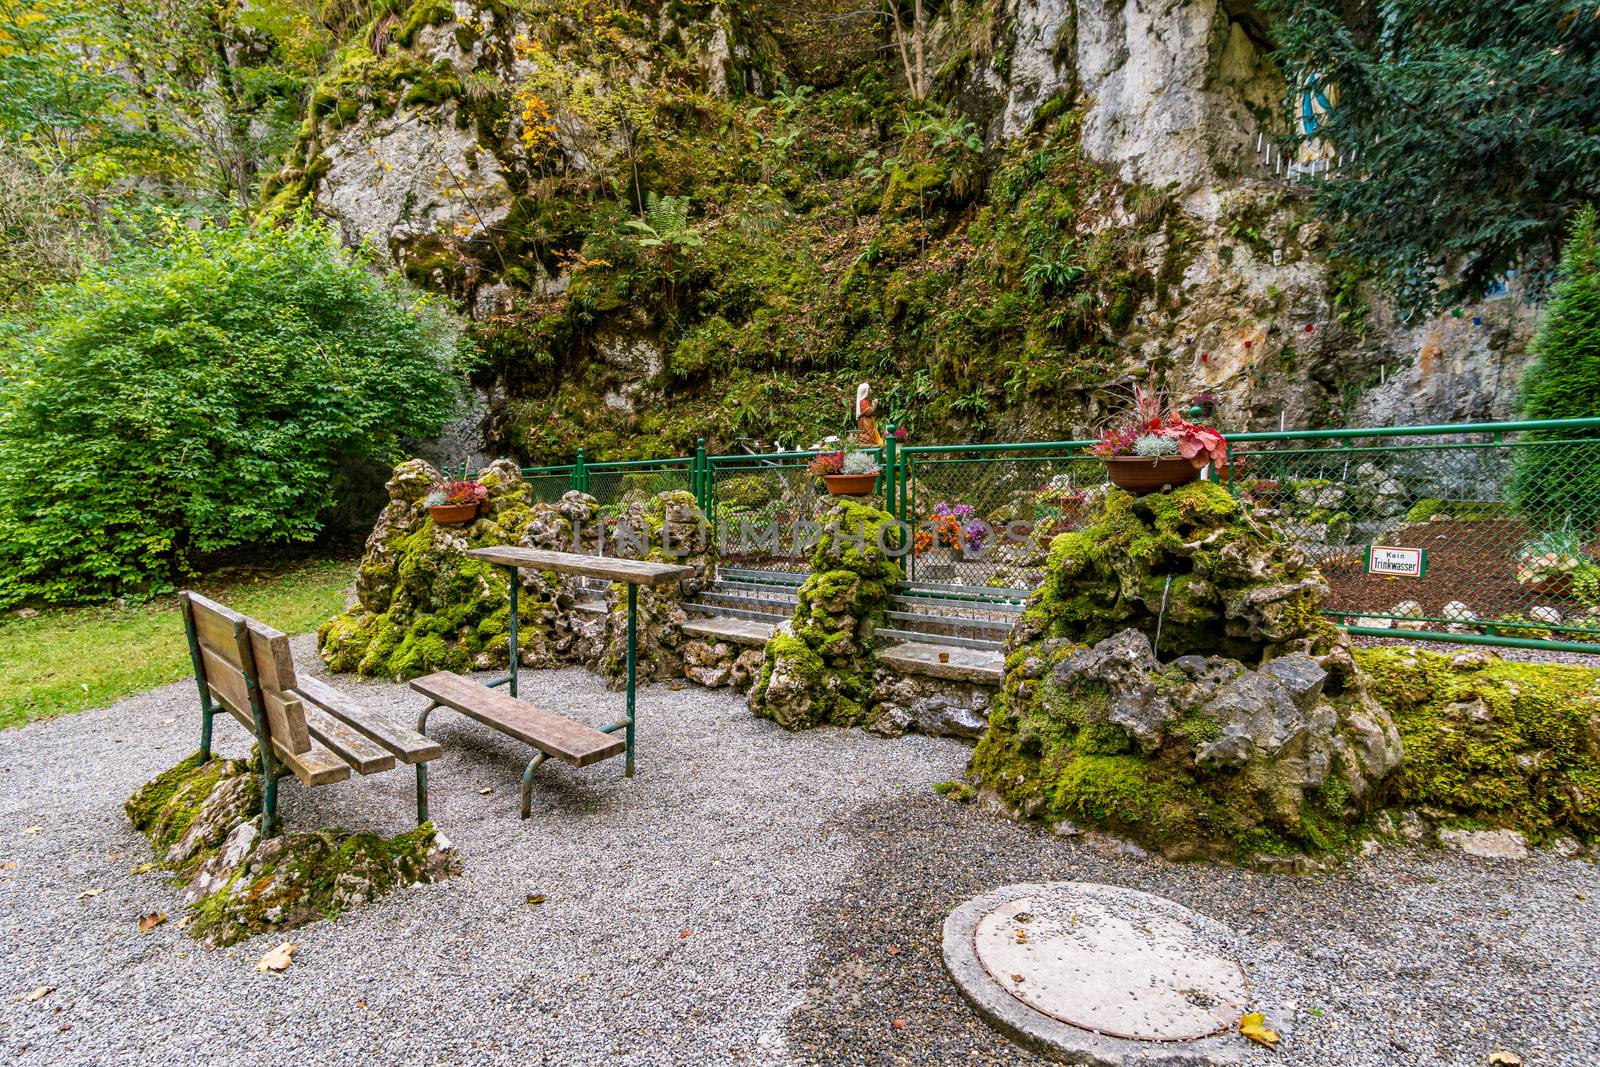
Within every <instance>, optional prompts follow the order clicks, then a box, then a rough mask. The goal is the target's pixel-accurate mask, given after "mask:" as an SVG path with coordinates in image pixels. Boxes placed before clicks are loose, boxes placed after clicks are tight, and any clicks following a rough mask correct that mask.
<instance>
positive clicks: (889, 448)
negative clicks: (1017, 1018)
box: [883, 426, 897, 515]
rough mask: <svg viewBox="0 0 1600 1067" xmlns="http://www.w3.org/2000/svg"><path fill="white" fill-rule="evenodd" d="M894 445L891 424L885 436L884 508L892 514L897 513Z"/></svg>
mask: <svg viewBox="0 0 1600 1067" xmlns="http://www.w3.org/2000/svg"><path fill="white" fill-rule="evenodd" d="M894 445H895V441H894V427H893V426H890V427H889V432H888V433H886V434H885V435H884V437H883V510H885V511H887V512H888V513H889V514H891V515H894V514H896V511H895V495H894V492H895V489H894V468H895V461H896V458H897V457H896V456H895V450H894Z"/></svg>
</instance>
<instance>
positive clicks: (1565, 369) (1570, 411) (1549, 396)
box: [1511, 207, 1600, 530]
mask: <svg viewBox="0 0 1600 1067" xmlns="http://www.w3.org/2000/svg"><path fill="white" fill-rule="evenodd" d="M1532 348H1533V353H1534V357H1535V359H1534V363H1533V366H1531V367H1529V368H1528V373H1527V376H1526V377H1525V378H1524V379H1523V381H1522V401H1521V414H1522V417H1523V418H1525V419H1573V418H1583V417H1586V416H1591V415H1594V414H1595V413H1596V412H1597V411H1600V223H1597V220H1596V215H1595V209H1594V208H1593V207H1588V208H1585V209H1584V210H1582V211H1580V212H1579V213H1578V218H1577V221H1576V222H1574V223H1573V226H1572V233H1571V236H1570V238H1569V239H1568V241H1567V244H1566V248H1565V249H1564V251H1563V252H1562V256H1561V280H1560V281H1559V282H1558V283H1557V284H1556V288H1555V293H1554V295H1553V296H1552V298H1551V300H1550V304H1549V306H1548V307H1547V308H1546V309H1545V313H1544V317H1543V318H1542V319H1540V321H1539V330H1538V332H1537V333H1536V334H1535V335H1534V338H1533V346H1532ZM1596 436H1600V433H1597V432H1596V431H1594V430H1584V431H1576V432H1574V431H1571V430H1564V431H1563V430H1555V431H1544V432H1541V433H1530V434H1525V435H1523V441H1524V442H1538V441H1552V440H1561V439H1571V438H1574V437H1596ZM1597 470H1600V442H1597V443H1596V444H1595V445H1590V446H1584V445H1577V446H1574V445H1539V444H1524V445H1523V447H1520V448H1518V449H1516V450H1515V466H1514V467H1513V468H1512V472H1511V473H1512V483H1511V485H1512V491H1513V493H1514V494H1515V499H1516V501H1517V503H1518V504H1519V505H1521V507H1522V509H1523V511H1524V513H1526V514H1527V515H1528V516H1529V517H1530V518H1532V519H1533V520H1535V521H1536V522H1538V523H1539V524H1540V525H1546V526H1548V525H1552V524H1559V523H1561V522H1563V521H1569V522H1571V523H1573V524H1575V525H1577V526H1579V527H1581V528H1582V529H1584V530H1593V529H1594V528H1595V525H1596V523H1597V522H1600V492H1597V491H1596V490H1597V489H1600V476H1597V474H1596V471H1597Z"/></svg>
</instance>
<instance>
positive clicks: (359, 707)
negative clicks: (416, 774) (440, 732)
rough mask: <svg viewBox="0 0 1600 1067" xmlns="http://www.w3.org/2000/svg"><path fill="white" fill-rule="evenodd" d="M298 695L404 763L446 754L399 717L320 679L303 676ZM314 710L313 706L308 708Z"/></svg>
mask: <svg viewBox="0 0 1600 1067" xmlns="http://www.w3.org/2000/svg"><path fill="white" fill-rule="evenodd" d="M296 692H297V693H298V694H299V695H300V696H301V697H302V698H304V699H305V701H306V703H307V704H308V705H316V706H317V707H319V708H321V709H322V710H323V711H325V712H327V713H328V714H329V715H331V716H333V717H334V718H336V719H339V720H340V721H342V722H343V723H344V724H345V725H347V726H351V727H354V728H355V729H356V730H359V731H360V732H361V733H363V734H365V735H366V736H367V737H369V738H371V739H372V740H374V741H376V742H377V743H378V744H380V745H382V746H383V747H384V748H386V749H388V750H389V751H390V752H392V753H394V754H395V755H396V756H397V757H399V759H400V761H401V762H402V763H423V762H426V761H427V760H431V759H438V758H439V757H440V756H442V755H444V749H443V748H441V747H439V742H437V741H435V740H434V739H433V738H431V737H427V736H425V735H423V734H419V733H417V732H416V731H415V730H413V729H412V728H411V727H409V726H407V725H405V724H404V723H403V722H401V721H400V720H399V719H398V718H396V717H395V716H393V715H390V714H389V713H387V712H383V711H377V710H375V709H373V708H369V707H366V706H364V705H363V704H361V703H360V702H359V701H357V700H356V699H355V698H354V697H351V696H348V695H346V694H344V693H341V692H339V690H337V689H335V688H334V687H333V686H331V685H329V684H328V683H326V682H324V681H322V680H321V679H320V678H311V677H307V676H302V677H301V678H300V685H299V688H298V689H296ZM306 710H307V711H308V712H309V711H310V710H311V709H310V708H309V707H307V709H306Z"/></svg>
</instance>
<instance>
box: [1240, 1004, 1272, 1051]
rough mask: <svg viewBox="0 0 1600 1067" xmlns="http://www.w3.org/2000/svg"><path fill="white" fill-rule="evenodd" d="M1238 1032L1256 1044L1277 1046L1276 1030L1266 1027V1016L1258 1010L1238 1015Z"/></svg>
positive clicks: (1269, 1046)
mask: <svg viewBox="0 0 1600 1067" xmlns="http://www.w3.org/2000/svg"><path fill="white" fill-rule="evenodd" d="M1239 1032H1240V1033H1241V1034H1243V1035H1244V1036H1245V1037H1248V1038H1249V1039H1250V1040H1251V1041H1254V1042H1255V1043H1256V1044H1258V1045H1265V1046H1267V1047H1268V1048H1277V1047H1278V1031H1276V1030H1269V1029H1267V1017H1266V1016H1265V1015H1262V1014H1261V1013H1260V1012H1259V1011H1253V1012H1251V1013H1250V1014H1249V1015H1244V1016H1241V1017H1240V1019H1239Z"/></svg>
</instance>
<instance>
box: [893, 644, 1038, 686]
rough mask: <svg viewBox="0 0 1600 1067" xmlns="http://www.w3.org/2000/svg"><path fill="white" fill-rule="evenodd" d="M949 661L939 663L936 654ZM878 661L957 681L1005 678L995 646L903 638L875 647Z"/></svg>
mask: <svg viewBox="0 0 1600 1067" xmlns="http://www.w3.org/2000/svg"><path fill="white" fill-rule="evenodd" d="M941 654H943V655H945V656H947V657H948V659H949V662H947V663H940V662H939V656H940V655H941ZM878 663H879V665H881V666H884V667H890V668H893V669H894V670H897V671H899V672H900V673H902V674H921V675H926V676H927V677H929V678H946V679H950V680H952V681H958V682H981V683H983V684H985V685H999V684H1000V683H1001V682H1002V681H1003V680H1004V679H1005V664H1006V657H1005V653H1003V652H1001V651H1000V650H999V649H980V648H963V647H961V646H959V645H957V646H951V645H946V644H936V643H934V642H931V641H907V642H904V643H902V644H898V645H889V646H888V647H886V648H881V649H879V650H878Z"/></svg>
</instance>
